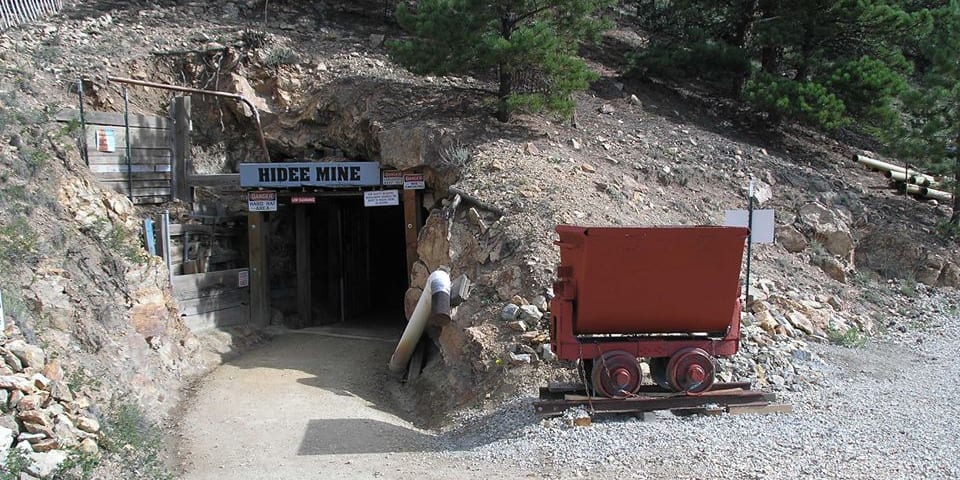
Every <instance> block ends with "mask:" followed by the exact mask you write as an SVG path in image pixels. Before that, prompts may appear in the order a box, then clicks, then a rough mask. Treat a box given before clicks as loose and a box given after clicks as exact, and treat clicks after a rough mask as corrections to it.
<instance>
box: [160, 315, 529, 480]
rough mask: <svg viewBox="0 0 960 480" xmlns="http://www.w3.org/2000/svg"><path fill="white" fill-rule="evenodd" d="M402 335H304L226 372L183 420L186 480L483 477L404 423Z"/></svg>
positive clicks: (274, 344) (208, 383)
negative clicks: (392, 373) (392, 364)
mask: <svg viewBox="0 0 960 480" xmlns="http://www.w3.org/2000/svg"><path fill="white" fill-rule="evenodd" d="M329 335H337V336H329ZM360 336H363V337H371V338H370V339H360V338H358V337H360ZM398 336H399V335H398V332H385V331H376V332H374V331H370V330H364V331H350V330H344V329H340V330H337V329H329V328H327V329H308V330H301V331H296V332H291V333H287V334H284V335H281V336H279V337H277V338H276V339H274V340H273V341H271V342H269V343H268V344H266V345H263V346H261V347H259V348H257V349H255V350H253V351H251V352H249V353H247V354H245V355H243V356H242V357H240V358H238V359H237V360H235V361H232V362H229V363H227V364H225V365H223V366H222V367H220V368H219V369H217V370H216V371H215V372H213V373H212V374H211V375H209V376H208V377H207V378H205V379H204V380H203V382H202V384H201V386H200V387H199V388H198V390H197V392H196V394H195V395H194V398H193V400H192V404H189V405H188V406H187V408H186V411H185V414H184V417H183V418H182V420H181V422H180V423H181V434H182V435H183V437H182V442H181V444H180V446H179V451H180V456H181V458H180V461H181V462H182V468H183V471H182V473H181V476H180V478H183V479H189V480H206V479H218V480H220V479H230V480H245V479H251V480H253V479H257V480H261V479H265V478H269V479H307V478H318V479H319V478H324V479H326V478H331V479H338V478H378V477H379V478H398V479H418V480H423V479H457V478H476V475H477V473H478V472H476V471H471V469H472V468H477V466H476V465H472V466H471V465H469V464H467V465H464V464H463V463H462V462H457V461H455V460H452V459H444V458H438V457H437V456H436V455H435V453H436V447H435V445H436V442H434V441H433V435H432V434H431V433H430V432H428V431H424V430H421V429H418V428H416V427H415V426H414V425H413V424H412V423H411V422H409V421H407V420H405V419H404V418H403V417H402V411H403V410H404V407H403V406H402V405H401V403H402V397H403V395H402V392H400V391H399V389H400V388H402V387H401V386H399V385H398V384H397V382H396V381H395V380H393V379H391V378H390V377H389V375H388V374H387V371H386V365H387V361H388V360H389V358H390V354H391V353H392V351H393V347H394V343H393V342H391V341H390V340H389V339H392V338H396V337H398ZM373 337H378V338H380V339H379V340H378V339H376V338H373ZM384 385H387V387H384ZM496 470H497V471H498V472H503V471H504V470H503V469H502V468H497V469H496ZM515 473H516V475H508V476H510V477H514V476H523V473H522V472H515Z"/></svg>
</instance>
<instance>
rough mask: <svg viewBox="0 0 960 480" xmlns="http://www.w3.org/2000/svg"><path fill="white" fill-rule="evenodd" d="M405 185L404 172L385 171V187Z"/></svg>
mask: <svg viewBox="0 0 960 480" xmlns="http://www.w3.org/2000/svg"><path fill="white" fill-rule="evenodd" d="M400 185H403V172H401V171H400V170H384V171H383V186H385V187H396V186H400Z"/></svg>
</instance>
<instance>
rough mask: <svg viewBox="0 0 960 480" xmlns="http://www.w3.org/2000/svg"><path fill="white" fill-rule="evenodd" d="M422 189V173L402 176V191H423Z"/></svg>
mask: <svg viewBox="0 0 960 480" xmlns="http://www.w3.org/2000/svg"><path fill="white" fill-rule="evenodd" d="M424 187H425V185H424V182H423V174H422V173H408V174H406V175H404V176H403V189H404V190H423V189H424Z"/></svg>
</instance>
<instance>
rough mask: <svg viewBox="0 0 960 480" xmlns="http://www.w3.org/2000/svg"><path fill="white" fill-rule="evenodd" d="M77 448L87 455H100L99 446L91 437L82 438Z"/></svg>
mask: <svg viewBox="0 0 960 480" xmlns="http://www.w3.org/2000/svg"><path fill="white" fill-rule="evenodd" d="M78 449H79V450H80V451H81V452H82V453H85V454H87V455H94V456H97V455H100V447H99V446H98V445H97V441H96V440H94V439H92V438H84V439H83V441H82V442H80V447H79V448H78Z"/></svg>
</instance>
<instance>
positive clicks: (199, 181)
mask: <svg viewBox="0 0 960 480" xmlns="http://www.w3.org/2000/svg"><path fill="white" fill-rule="evenodd" d="M187 184H189V185H190V186H191V187H237V188H239V187H240V174H239V173H221V174H213V175H197V174H188V175H187Z"/></svg>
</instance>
